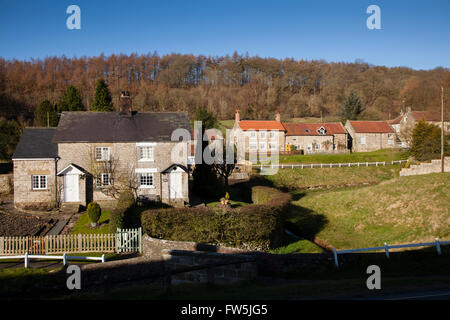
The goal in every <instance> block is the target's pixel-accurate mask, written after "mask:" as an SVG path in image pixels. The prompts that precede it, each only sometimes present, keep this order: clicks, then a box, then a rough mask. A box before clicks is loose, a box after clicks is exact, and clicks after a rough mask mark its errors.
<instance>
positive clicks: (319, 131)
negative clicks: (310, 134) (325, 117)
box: [317, 127, 327, 135]
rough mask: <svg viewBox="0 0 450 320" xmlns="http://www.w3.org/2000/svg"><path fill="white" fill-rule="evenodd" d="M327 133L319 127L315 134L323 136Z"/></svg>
mask: <svg viewBox="0 0 450 320" xmlns="http://www.w3.org/2000/svg"><path fill="white" fill-rule="evenodd" d="M326 132H327V130H325V128H324V127H320V128H319V130H317V133H318V134H320V135H324V134H325V133H326Z"/></svg>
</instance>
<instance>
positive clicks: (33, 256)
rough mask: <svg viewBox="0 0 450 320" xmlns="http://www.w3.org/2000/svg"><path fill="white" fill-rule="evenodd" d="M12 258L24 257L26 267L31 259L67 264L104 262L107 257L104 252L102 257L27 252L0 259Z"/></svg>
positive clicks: (0, 257)
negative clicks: (59, 261) (74, 262)
mask: <svg viewBox="0 0 450 320" xmlns="http://www.w3.org/2000/svg"><path fill="white" fill-rule="evenodd" d="M11 259H23V261H24V267H25V268H28V267H29V264H30V259H40V260H42V259H44V260H62V262H63V265H67V263H68V261H69V260H87V261H101V262H102V263H104V262H106V257H105V255H104V254H102V256H101V257H78V256H68V255H67V254H65V253H64V254H63V255H62V256H53V255H36V254H28V252H26V253H25V254H24V255H15V256H0V260H11Z"/></svg>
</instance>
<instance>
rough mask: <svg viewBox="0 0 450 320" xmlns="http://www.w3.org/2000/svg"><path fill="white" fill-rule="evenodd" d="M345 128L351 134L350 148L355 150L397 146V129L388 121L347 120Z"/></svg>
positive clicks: (372, 149) (361, 150)
mask: <svg viewBox="0 0 450 320" xmlns="http://www.w3.org/2000/svg"><path fill="white" fill-rule="evenodd" d="M345 128H346V130H347V132H348V134H349V135H350V138H349V146H348V148H349V149H350V150H351V151H353V152H365V151H375V150H380V149H387V148H396V147H397V146H396V144H395V141H396V135H395V131H394V129H393V128H392V127H391V126H390V125H389V124H388V123H387V122H386V121H352V120H347V122H346V123H345Z"/></svg>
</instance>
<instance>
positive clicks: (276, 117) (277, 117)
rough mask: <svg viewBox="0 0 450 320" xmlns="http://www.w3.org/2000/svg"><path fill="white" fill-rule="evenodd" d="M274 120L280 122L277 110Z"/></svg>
mask: <svg viewBox="0 0 450 320" xmlns="http://www.w3.org/2000/svg"><path fill="white" fill-rule="evenodd" d="M275 121H278V122H281V116H280V113H279V112H277V114H276V115H275Z"/></svg>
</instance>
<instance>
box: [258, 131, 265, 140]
mask: <svg viewBox="0 0 450 320" xmlns="http://www.w3.org/2000/svg"><path fill="white" fill-rule="evenodd" d="M259 138H260V139H266V132H265V131H260V132H259Z"/></svg>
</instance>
